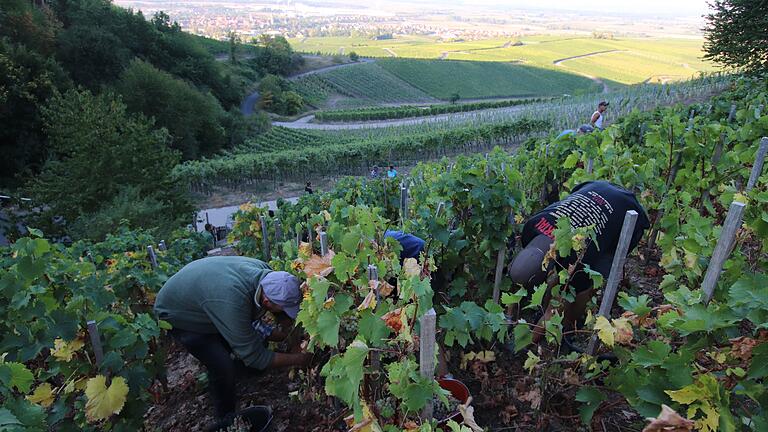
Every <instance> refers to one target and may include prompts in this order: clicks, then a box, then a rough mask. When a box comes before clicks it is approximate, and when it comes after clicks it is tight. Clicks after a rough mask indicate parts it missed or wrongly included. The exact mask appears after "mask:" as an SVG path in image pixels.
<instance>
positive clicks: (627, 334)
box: [613, 318, 634, 345]
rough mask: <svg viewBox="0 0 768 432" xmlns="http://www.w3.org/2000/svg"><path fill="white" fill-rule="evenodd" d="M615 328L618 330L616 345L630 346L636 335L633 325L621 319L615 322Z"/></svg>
mask: <svg viewBox="0 0 768 432" xmlns="http://www.w3.org/2000/svg"><path fill="white" fill-rule="evenodd" d="M613 327H614V328H615V329H616V335H615V339H616V343H618V344H620V345H629V343H630V342H632V338H633V337H634V333H633V332H632V324H630V323H629V320H627V319H626V318H619V319H615V320H613Z"/></svg>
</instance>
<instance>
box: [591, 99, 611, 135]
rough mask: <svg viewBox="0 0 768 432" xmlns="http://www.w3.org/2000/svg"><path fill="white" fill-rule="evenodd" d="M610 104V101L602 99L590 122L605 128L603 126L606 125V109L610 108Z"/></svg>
mask: <svg viewBox="0 0 768 432" xmlns="http://www.w3.org/2000/svg"><path fill="white" fill-rule="evenodd" d="M608 105H610V103H608V102H606V101H601V102H600V103H599V104H597V111H595V112H594V113H593V114H592V118H590V119H589V124H591V125H592V126H594V127H596V128H598V129H600V130H603V126H605V110H607V109H608Z"/></svg>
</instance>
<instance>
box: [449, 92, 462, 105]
mask: <svg viewBox="0 0 768 432" xmlns="http://www.w3.org/2000/svg"><path fill="white" fill-rule="evenodd" d="M459 99H461V95H460V94H459V92H454V93H451V97H450V98H449V99H448V100H449V101H450V102H451V103H456V102H458V101H459Z"/></svg>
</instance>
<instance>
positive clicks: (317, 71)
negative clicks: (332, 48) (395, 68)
mask: <svg viewBox="0 0 768 432" xmlns="http://www.w3.org/2000/svg"><path fill="white" fill-rule="evenodd" d="M375 61H376V60H375V59H370V58H361V59H360V60H358V61H357V62H354V63H342V64H337V65H331V66H325V67H321V68H319V69H314V70H311V71H308V72H303V73H300V74H296V75H292V76H290V77H288V79H289V80H295V79H298V78H301V77H304V76H307V75H313V74H316V73H320V72H328V71H332V70H334V69H340V68H343V67H348V66H354V65H358V64H360V63H373V62H375Z"/></svg>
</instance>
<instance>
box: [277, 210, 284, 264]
mask: <svg viewBox="0 0 768 432" xmlns="http://www.w3.org/2000/svg"><path fill="white" fill-rule="evenodd" d="M282 242H283V225H282V224H281V223H280V219H275V246H276V247H277V255H278V256H280V257H282V256H283V248H282V247H281V246H280V243H282Z"/></svg>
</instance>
